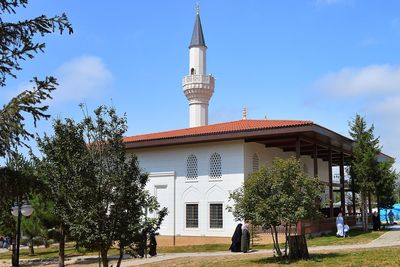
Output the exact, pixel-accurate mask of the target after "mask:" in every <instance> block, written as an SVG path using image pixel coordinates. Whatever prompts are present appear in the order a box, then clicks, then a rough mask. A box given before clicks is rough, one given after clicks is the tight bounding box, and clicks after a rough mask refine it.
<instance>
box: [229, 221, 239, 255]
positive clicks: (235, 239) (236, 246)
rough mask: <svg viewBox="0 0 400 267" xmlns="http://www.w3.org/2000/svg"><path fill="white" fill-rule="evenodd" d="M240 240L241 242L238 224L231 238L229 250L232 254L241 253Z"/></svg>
mask: <svg viewBox="0 0 400 267" xmlns="http://www.w3.org/2000/svg"><path fill="white" fill-rule="evenodd" d="M241 240H242V224H241V223H239V224H238V225H237V226H236V229H235V232H234V233H233V236H232V244H231V246H230V248H229V250H230V251H232V252H241Z"/></svg>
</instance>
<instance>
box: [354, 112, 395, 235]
mask: <svg viewBox="0 0 400 267" xmlns="http://www.w3.org/2000/svg"><path fill="white" fill-rule="evenodd" d="M349 126H350V132H349V133H350V136H351V137H352V138H353V139H354V141H355V144H354V146H353V158H352V161H351V164H350V175H351V179H352V184H354V187H353V190H354V191H356V192H360V193H361V210H362V220H363V229H364V231H368V215H367V195H368V194H369V193H373V192H375V193H376V196H377V200H378V206H382V205H383V206H387V205H388V206H391V205H393V204H391V203H392V202H393V200H394V199H393V192H394V182H395V179H396V178H395V176H396V175H395V173H394V171H393V170H392V165H393V163H390V162H379V161H378V155H379V154H380V152H381V147H380V146H379V138H375V136H374V126H373V125H372V126H371V127H369V128H368V127H367V123H366V121H365V118H363V117H361V116H360V115H358V114H357V115H356V117H355V118H354V120H353V121H351V122H350V123H349Z"/></svg>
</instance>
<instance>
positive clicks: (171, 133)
mask: <svg viewBox="0 0 400 267" xmlns="http://www.w3.org/2000/svg"><path fill="white" fill-rule="evenodd" d="M310 124H314V122H312V121H308V120H237V121H229V122H223V123H216V124H209V125H205V126H198V127H192V128H182V129H175V130H168V131H162V132H155V133H147V134H140V135H134V136H128V137H125V138H124V141H125V142H128V143H129V142H137V141H145V140H156V139H170V138H179V137H187V136H197V135H209V134H218V133H220V134H222V133H231V132H246V131H257V130H262V129H272V128H284V127H295V126H305V125H310Z"/></svg>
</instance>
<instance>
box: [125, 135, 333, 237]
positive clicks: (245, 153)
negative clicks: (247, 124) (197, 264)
mask: <svg viewBox="0 0 400 267" xmlns="http://www.w3.org/2000/svg"><path fill="white" fill-rule="evenodd" d="M131 152H133V153H135V154H136V155H137V157H138V160H139V164H140V166H141V167H142V168H143V171H145V172H147V173H149V174H150V181H149V183H148V185H147V189H148V190H149V191H150V192H151V193H152V194H154V195H155V196H157V198H158V201H159V202H160V205H161V207H167V208H168V211H169V214H168V215H167V217H166V219H165V221H164V222H163V224H162V226H161V229H160V231H159V232H160V234H161V235H166V236H216V237H229V236H231V235H232V233H233V231H234V229H235V227H236V225H237V223H238V222H236V221H235V219H234V218H233V216H232V214H231V213H230V212H229V211H228V210H227V209H226V207H227V206H228V205H229V204H232V203H229V194H230V193H231V192H233V191H234V190H235V189H237V188H239V187H240V186H242V184H243V182H244V179H245V178H246V177H247V176H248V174H250V173H252V172H253V171H256V170H255V168H256V167H258V168H259V167H261V166H263V165H264V166H271V163H272V160H273V159H274V158H275V157H281V158H288V157H291V156H294V154H293V153H291V152H283V151H282V150H281V149H278V148H266V147H265V145H263V144H259V143H246V142H244V141H243V140H237V141H224V142H209V143H202V144H192V145H178V146H166V147H158V148H148V149H136V150H133V151H131ZM216 153H217V154H218V155H220V159H221V177H218V176H217V177H212V174H211V173H210V172H213V170H210V159H211V158H212V156H213V155H215V154H216ZM194 157H195V158H196V160H195V161H194V160H193V159H194ZM188 159H189V161H188ZM257 160H258V164H257ZM300 161H301V162H302V163H303V165H304V169H305V171H307V172H308V173H309V174H310V175H313V170H314V169H313V168H314V167H313V166H314V165H313V160H312V159H311V157H308V156H302V157H301V159H300ZM193 162H196V164H194V163H193ZM195 165H197V168H193V166H195ZM195 169H196V172H194V170H195ZM318 169H319V174H320V177H321V180H325V181H327V180H328V178H327V177H328V164H327V163H326V162H324V161H320V160H319V161H318ZM187 204H197V207H198V227H190V228H189V227H187V219H188V216H187V214H186V205H187ZM210 204H222V219H223V222H222V227H220V228H211V227H210V223H211V222H210V219H211V218H210Z"/></svg>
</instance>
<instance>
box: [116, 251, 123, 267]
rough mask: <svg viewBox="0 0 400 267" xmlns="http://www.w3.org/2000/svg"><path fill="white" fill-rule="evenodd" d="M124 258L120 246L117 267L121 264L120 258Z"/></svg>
mask: <svg viewBox="0 0 400 267" xmlns="http://www.w3.org/2000/svg"><path fill="white" fill-rule="evenodd" d="M123 257H124V247H123V246H120V248H119V258H118V262H117V267H120V266H121V262H122V258H123Z"/></svg>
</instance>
